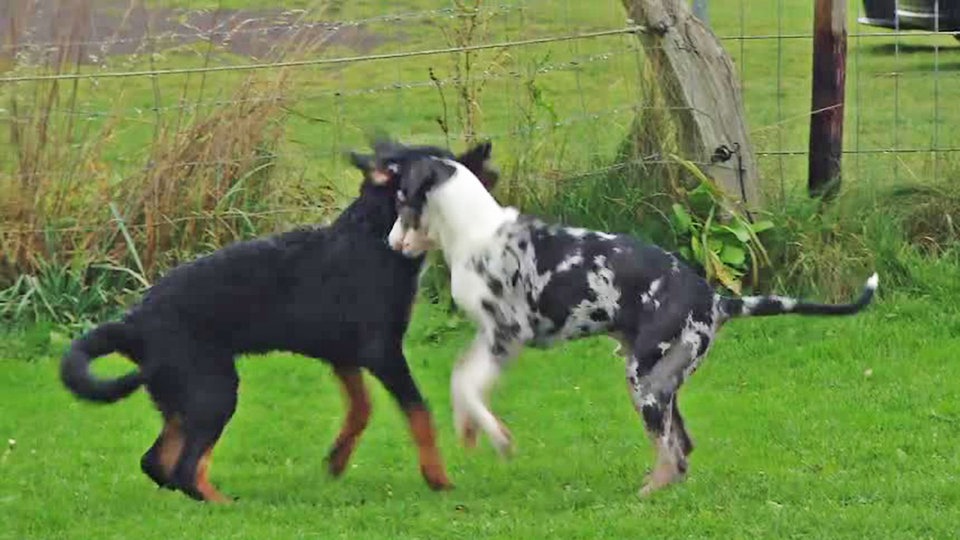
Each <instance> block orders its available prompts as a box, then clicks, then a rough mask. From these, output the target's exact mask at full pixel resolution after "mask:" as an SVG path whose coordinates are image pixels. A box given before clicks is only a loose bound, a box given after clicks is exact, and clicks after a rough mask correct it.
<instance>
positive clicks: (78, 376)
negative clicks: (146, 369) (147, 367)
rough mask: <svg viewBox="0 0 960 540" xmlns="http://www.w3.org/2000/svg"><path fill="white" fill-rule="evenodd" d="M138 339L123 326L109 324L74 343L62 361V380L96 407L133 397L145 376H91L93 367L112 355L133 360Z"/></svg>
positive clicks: (101, 326)
mask: <svg viewBox="0 0 960 540" xmlns="http://www.w3.org/2000/svg"><path fill="white" fill-rule="evenodd" d="M138 348H139V347H137V346H136V338H135V337H134V336H131V332H130V327H129V326H128V325H126V324H124V323H107V324H103V325H100V326H98V327H96V328H94V329H93V330H91V331H90V332H88V333H86V334H84V335H82V336H80V337H79V338H77V339H75V340H74V341H73V343H72V344H71V345H70V350H69V351H67V353H66V354H65V355H63V359H62V360H61V361H60V380H62V381H63V384H64V385H65V386H66V387H67V388H68V389H70V391H71V392H73V393H74V394H75V395H76V396H77V397H80V398H82V399H85V400H88V401H94V402H97V403H113V402H114V401H117V400H119V399H122V398H125V397H127V396H129V395H130V394H132V393H133V392H134V391H135V390H136V389H137V388H139V387H140V386H141V385H142V384H143V382H144V381H143V374H142V373H141V372H140V371H139V370H138V371H133V372H131V373H128V374H126V375H123V376H122V377H117V378H115V379H101V378H99V377H97V376H95V375H93V374H92V373H90V364H91V363H92V362H93V361H94V360H95V359H96V358H98V357H100V356H104V355H107V354H110V353H112V352H119V353H122V354H124V355H126V356H128V357H130V358H131V359H135V358H136V357H137V356H138V355H137V354H136V353H137V349H138Z"/></svg>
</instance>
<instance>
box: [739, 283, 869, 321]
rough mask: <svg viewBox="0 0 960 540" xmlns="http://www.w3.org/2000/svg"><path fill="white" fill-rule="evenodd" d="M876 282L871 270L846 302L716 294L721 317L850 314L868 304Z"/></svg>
mask: <svg viewBox="0 0 960 540" xmlns="http://www.w3.org/2000/svg"><path fill="white" fill-rule="evenodd" d="M879 284H880V279H879V278H878V277H877V274H873V275H872V276H870V279H868V280H867V283H866V285H864V287H863V292H862V293H860V298H857V299H856V300H855V301H854V302H851V303H849V304H815V303H810V302H801V301H799V300H797V299H795V298H785V297H783V296H744V297H742V298H728V297H720V310H721V312H722V313H723V315H724V317H723V318H724V319H732V318H735V317H745V316H750V317H763V316H766V315H783V314H786V313H795V314H798V315H853V314H854V313H857V312H859V311H860V310H862V309H863V308H865V307H867V305H869V304H870V301H871V300H873V295H874V293H876V291H877V286H878V285H879Z"/></svg>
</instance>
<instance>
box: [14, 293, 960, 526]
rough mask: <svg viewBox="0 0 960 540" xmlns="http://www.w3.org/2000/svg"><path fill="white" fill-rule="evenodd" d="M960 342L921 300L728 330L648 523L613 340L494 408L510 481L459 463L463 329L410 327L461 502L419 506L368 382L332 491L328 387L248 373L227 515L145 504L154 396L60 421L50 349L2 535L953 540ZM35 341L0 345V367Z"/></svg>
mask: <svg viewBox="0 0 960 540" xmlns="http://www.w3.org/2000/svg"><path fill="white" fill-rule="evenodd" d="M934 329H935V330H934ZM38 331H39V330H38ZM958 336H960V312H958V310H957V309H956V307H955V306H951V305H947V306H945V305H944V304H943V303H942V302H940V301H938V300H937V299H933V298H897V299H892V300H891V299H886V300H885V301H882V302H880V303H878V305H875V306H873V307H872V308H871V309H870V310H869V311H868V312H866V313H864V314H862V315H861V316H857V317H853V318H841V319H832V320H827V319H800V318H790V317H781V318H776V319H766V320H759V319H757V320H742V321H735V322H733V323H731V324H730V325H729V326H728V327H727V328H725V329H724V331H723V333H722V337H721V339H719V340H718V341H717V344H716V347H715V349H714V350H713V352H712V353H711V355H710V357H709V359H708V361H707V362H706V363H705V364H704V365H703V367H702V368H701V369H700V371H698V373H697V374H696V375H695V376H694V377H693V379H692V380H691V381H690V382H688V384H687V385H686V386H685V387H684V391H683V393H682V399H681V401H682V408H683V411H684V413H685V415H686V418H687V424H688V427H689V429H690V430H691V433H692V434H693V436H694V439H695V441H696V443H697V450H696V451H695V452H694V454H693V456H692V463H691V475H690V477H689V479H688V480H687V481H686V482H685V483H684V484H681V485H678V486H675V487H674V488H671V489H669V490H667V491H664V492H662V493H661V494H659V495H657V496H655V497H654V498H652V499H649V500H643V501H641V500H639V499H637V498H636V491H637V488H638V486H639V483H640V479H641V477H642V475H643V473H644V470H645V468H646V467H648V466H649V465H650V463H651V457H652V452H651V448H650V446H649V444H648V442H647V440H646V437H645V436H644V434H643V431H642V428H641V423H640V421H639V419H638V418H637V416H636V414H635V413H634V412H633V409H632V407H631V405H630V401H629V398H628V396H627V393H626V392H625V390H624V384H623V375H622V374H623V363H622V360H621V359H620V358H619V357H615V356H614V355H613V354H612V349H613V344H612V342H610V341H608V340H606V339H605V338H603V339H600V338H598V339H593V340H585V341H579V342H574V343H569V344H566V345H564V346H561V347H559V348H557V349H554V350H553V351H549V352H537V351H528V352H526V353H524V354H523V355H522V356H521V357H520V359H519V360H518V362H517V363H516V364H515V365H514V366H513V367H512V368H511V369H510V370H509V371H508V373H507V374H506V376H505V377H504V378H503V380H502V384H501V385H500V387H499V388H498V390H497V391H496V392H495V394H494V401H493V403H494V407H495V409H496V410H497V411H498V412H499V413H500V414H501V415H502V417H503V418H504V420H505V421H506V422H507V423H508V425H509V426H510V427H511V429H512V430H513V433H514V436H515V438H516V441H517V444H518V454H517V455H516V457H515V458H514V459H513V460H512V461H509V462H502V461H500V460H499V459H498V458H497V457H496V456H495V454H494V453H493V451H492V449H491V448H490V447H489V446H488V445H486V444H484V445H482V446H481V447H480V448H479V449H477V450H476V451H474V452H466V451H464V450H462V449H460V448H459V447H458V446H457V445H456V444H455V441H454V435H453V432H452V427H451V420H450V412H449V402H448V396H447V392H448V390H447V389H448V380H449V373H450V369H451V365H452V363H453V361H454V359H455V357H456V355H457V352H458V351H460V350H461V349H462V348H463V347H465V346H466V344H467V342H468V339H469V330H468V328H467V326H466V325H461V326H456V325H453V326H451V325H449V324H448V322H447V319H446V318H445V316H444V315H443V314H442V313H440V312H439V311H438V310H436V309H435V308H432V307H429V306H420V307H419V308H418V309H417V311H416V316H415V322H414V328H413V329H412V331H411V333H410V336H409V339H408V341H407V352H408V356H409V358H410V359H411V364H412V368H413V370H414V374H415V377H416V378H417V380H418V382H419V383H420V385H421V386H422V389H423V391H424V393H425V394H426V396H428V398H429V400H430V402H431V404H432V406H433V409H434V411H435V413H436V417H437V422H438V426H439V433H440V435H439V437H440V443H441V450H442V452H443V454H444V456H445V458H446V460H447V464H448V467H449V471H450V473H451V475H452V478H453V480H454V482H455V483H456V485H457V488H456V489H455V490H454V491H452V492H449V493H442V494H437V493H433V492H430V491H429V490H428V489H427V488H426V486H425V485H424V484H423V482H422V481H421V479H420V477H419V474H418V472H417V467H416V463H415V452H414V450H413V448H412V444H411V443H410V442H409V437H408V435H407V433H406V429H405V427H404V423H403V421H402V417H401V416H400V414H399V413H398V411H397V410H396V408H395V407H394V406H393V404H392V403H391V402H390V399H389V397H388V396H387V395H386V394H385V393H384V392H383V391H382V389H380V388H379V386H378V385H376V384H375V383H373V384H372V386H374V387H376V389H375V392H374V417H373V420H372V422H371V425H370V427H369V428H368V431H367V432H366V434H365V435H364V437H363V439H362V442H361V445H360V447H359V449H358V450H357V453H356V455H355V457H354V459H353V462H352V466H351V467H350V468H349V469H348V472H347V474H346V475H345V477H344V478H342V479H341V480H339V481H334V480H331V479H329V478H328V477H327V476H326V474H325V470H324V468H323V463H322V458H323V456H324V455H325V452H326V450H327V448H328V445H329V444H330V442H331V441H332V439H333V437H334V436H335V435H336V432H337V430H338V428H339V423H340V421H341V416H342V414H343V406H342V404H341V401H340V395H339V391H338V389H337V386H336V382H335V379H334V378H333V377H332V376H331V375H330V373H329V371H328V369H327V368H326V367H325V366H323V365H322V364H319V363H317V362H314V361H310V360H307V359H303V358H299V357H294V356H290V355H281V354H275V355H269V356H267V357H252V358H245V359H243V360H241V362H240V364H239V365H240V371H241V377H242V381H243V382H242V388H241V397H240V405H239V408H238V411H237V414H236V416H235V417H234V420H233V422H232V423H231V424H230V426H229V427H228V429H227V431H226V434H225V436H224V438H223V440H222V443H221V444H220V445H219V446H218V449H217V454H216V460H215V464H214V467H213V469H212V475H211V476H212V479H213V481H214V482H215V483H217V484H218V485H219V487H221V488H222V489H223V490H224V491H225V492H227V493H229V494H231V495H234V496H237V497H239V498H240V500H239V503H238V504H236V505H233V506H229V507H211V506H204V505H200V504H196V503H194V502H192V501H189V500H188V499H186V498H185V497H182V496H180V495H177V494H174V493H171V492H168V491H159V490H156V489H155V488H153V486H152V484H150V482H149V480H147V479H146V477H144V476H142V475H141V473H140V472H139V468H138V459H139V456H140V454H141V453H142V451H143V450H145V449H146V447H147V446H148V445H149V444H150V443H151V442H152V440H153V437H154V436H155V435H156V432H157V430H158V429H159V418H158V415H157V414H156V413H155V412H154V411H153V410H152V408H151V406H150V405H149V402H148V400H147V398H146V396H145V395H144V394H143V393H138V394H136V395H135V396H134V397H132V398H130V399H128V400H126V401H124V402H121V403H119V404H116V405H113V406H107V407H100V406H94V405H90V404H86V403H80V402H77V401H75V400H74V399H73V398H72V397H70V396H69V395H68V394H67V393H66V392H65V391H64V390H63V389H62V388H61V387H60V385H59V382H58V381H57V377H56V369H57V360H56V356H57V354H55V353H56V352H58V351H59V349H60V348H61V347H62V338H56V339H54V341H53V345H51V346H50V350H51V351H52V352H51V353H49V354H47V355H44V356H42V357H34V358H32V361H29V362H25V361H23V360H22V359H20V360H9V361H7V360H0V368H2V369H0V388H2V389H3V391H2V392H0V411H3V414H2V415H0V438H2V439H3V440H4V441H5V440H6V439H15V440H16V447H15V448H14V449H13V450H8V451H6V452H2V451H0V515H3V516H4V519H3V522H4V524H3V528H2V529H0V537H4V538H18V539H19V538H64V537H89V538H172V537H196V536H197V535H202V536H203V537H208V538H292V537H308V536H310V537H322V538H334V537H349V538H361V537H373V538H453V537H483V538H487V537H501V538H536V537H541V538H542V537H562V538H626V537H637V536H643V537H655V538H656V537H664V538H666V537H670V538H676V537H684V538H704V537H724V538H740V537H763V538H798V537H804V538H948V537H952V536H953V535H955V533H956V524H957V523H958V519H960V504H958V503H960V488H958V487H957V486H958V480H960V478H958V475H960V473H958V471H960V455H958V453H957V451H956V448H957V443H958V436H957V426H958V423H960V405H958V403H960V401H958V400H957V385H956V383H955V382H954V381H956V380H958V379H960V364H958V363H957V362H956V361H955V360H956V357H957V354H958V352H960V339H958ZM27 341H28V340H25V339H20V340H17V341H15V342H11V341H9V340H6V345H5V352H4V353H0V358H3V357H6V358H9V357H12V356H17V354H16V353H15V351H13V350H12V349H11V347H13V345H11V343H26V342H27ZM33 341H34V342H36V341H38V340H37V339H34V340H33ZM40 341H42V340H40ZM29 346H30V347H33V348H32V349H30V350H31V351H34V350H36V349H37V347H38V346H37V345H36V343H33V344H32V345H29ZM32 354H35V353H32ZM20 356H23V355H22V354H21V355H20ZM107 363H109V364H111V366H110V367H111V368H112V370H111V371H118V370H121V369H123V368H126V365H124V364H123V363H122V361H120V360H118V359H110V360H109V361H107ZM868 370H870V371H869V373H870V374H869V375H867V372H868Z"/></svg>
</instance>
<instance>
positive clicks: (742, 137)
mask: <svg viewBox="0 0 960 540" xmlns="http://www.w3.org/2000/svg"><path fill="white" fill-rule="evenodd" d="M622 2H623V5H624V7H626V8H627V13H628V14H629V15H630V17H631V18H632V19H633V21H634V22H635V23H636V24H638V25H641V26H643V27H644V28H645V31H644V32H641V33H640V34H639V37H640V43H641V44H642V45H643V48H644V53H645V56H646V58H647V61H648V65H650V66H651V68H652V69H653V70H654V77H655V80H656V83H657V84H658V85H659V87H660V88H661V89H662V90H663V91H662V94H663V97H664V99H665V100H666V103H665V105H666V106H667V107H669V108H670V112H671V116H672V117H673V121H675V122H676V124H677V126H678V127H679V131H680V146H681V151H682V153H683V157H685V158H686V159H690V160H693V161H697V162H699V163H701V164H706V165H705V166H703V167H702V168H703V169H704V171H705V172H706V173H707V174H708V175H710V176H711V177H712V178H714V179H715V180H716V181H717V182H718V183H719V184H720V185H721V186H722V187H723V188H724V191H725V192H726V193H727V194H728V195H729V196H730V197H732V198H733V199H735V200H739V201H740V203H741V204H742V205H743V206H744V207H746V208H748V209H749V208H758V207H760V205H761V204H760V203H761V201H760V189H759V174H758V172H757V164H756V159H755V156H754V153H753V146H752V145H751V143H750V133H749V131H748V130H747V123H746V118H745V116H744V112H743V102H742V99H741V94H740V84H739V79H738V77H737V74H736V70H735V69H734V66H733V61H732V60H731V59H730V55H728V54H727V52H726V51H725V50H724V49H723V46H722V45H721V44H720V40H719V39H718V38H717V36H716V35H715V34H714V33H713V32H712V31H711V30H710V28H709V27H708V26H707V25H706V24H705V23H704V22H702V21H700V20H699V19H697V18H696V17H694V16H693V14H692V13H691V11H690V6H689V5H688V0H622Z"/></svg>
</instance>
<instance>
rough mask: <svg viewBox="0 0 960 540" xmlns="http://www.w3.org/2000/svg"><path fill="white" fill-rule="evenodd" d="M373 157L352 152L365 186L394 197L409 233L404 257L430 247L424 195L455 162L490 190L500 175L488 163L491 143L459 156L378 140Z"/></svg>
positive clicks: (444, 175) (452, 168) (401, 220)
mask: <svg viewBox="0 0 960 540" xmlns="http://www.w3.org/2000/svg"><path fill="white" fill-rule="evenodd" d="M373 149H374V151H373V154H358V153H352V154H351V156H350V157H351V160H352V161H353V164H354V165H355V166H356V167H357V168H359V169H360V170H362V171H363V173H364V185H374V186H385V187H387V188H389V189H392V190H393V193H394V195H395V197H396V206H397V213H398V216H399V219H398V223H403V224H404V229H406V230H409V231H410V237H409V238H408V240H409V241H408V243H407V247H408V249H405V250H404V254H406V255H408V256H411V257H414V256H419V255H422V254H423V252H425V251H427V250H428V249H430V248H431V247H432V246H431V245H430V242H429V240H428V238H427V232H426V227H425V226H424V225H425V223H423V221H422V215H423V209H424V205H425V203H426V195H427V193H429V192H430V191H431V190H432V189H433V188H434V187H436V185H437V184H438V183H440V182H442V181H443V180H445V179H446V178H449V177H450V175H451V174H452V171H453V170H455V169H454V167H453V165H451V164H450V163H449V162H450V161H456V162H458V163H460V164H462V165H463V166H464V167H466V168H467V169H469V170H470V172H472V173H473V174H474V176H476V177H477V179H478V180H479V181H480V183H481V184H482V185H483V186H484V187H485V188H486V189H487V190H491V189H493V187H494V186H495V185H496V182H497V179H498V178H499V174H498V173H497V171H496V169H495V168H494V167H493V166H492V164H491V163H490V154H491V150H492V144H491V143H490V142H489V141H485V142H482V143H480V144H477V145H475V146H473V147H471V148H469V149H468V150H467V151H466V152H464V153H462V154H460V155H454V154H453V153H451V152H449V151H447V150H444V149H442V148H438V147H435V146H406V145H403V144H400V143H398V142H396V141H393V140H389V139H385V138H381V139H380V140H378V141H376V142H375V143H374V144H373Z"/></svg>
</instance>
